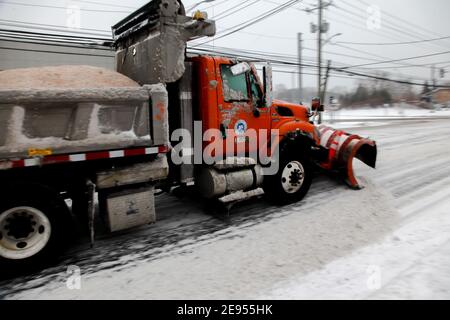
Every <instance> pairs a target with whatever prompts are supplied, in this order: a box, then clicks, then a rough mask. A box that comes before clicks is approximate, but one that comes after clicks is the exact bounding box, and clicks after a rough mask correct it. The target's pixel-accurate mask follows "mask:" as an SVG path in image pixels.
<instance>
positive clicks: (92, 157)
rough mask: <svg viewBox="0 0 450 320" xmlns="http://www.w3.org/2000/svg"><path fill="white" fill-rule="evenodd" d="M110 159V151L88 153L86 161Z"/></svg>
mask: <svg viewBox="0 0 450 320" xmlns="http://www.w3.org/2000/svg"><path fill="white" fill-rule="evenodd" d="M107 158H109V151H102V152H91V153H86V160H100V159H107Z"/></svg>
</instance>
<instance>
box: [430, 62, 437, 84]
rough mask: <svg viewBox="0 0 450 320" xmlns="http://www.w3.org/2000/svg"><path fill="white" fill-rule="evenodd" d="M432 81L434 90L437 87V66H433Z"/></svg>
mask: <svg viewBox="0 0 450 320" xmlns="http://www.w3.org/2000/svg"><path fill="white" fill-rule="evenodd" d="M431 83H432V84H433V90H435V89H436V66H435V65H434V64H433V65H432V66H431Z"/></svg>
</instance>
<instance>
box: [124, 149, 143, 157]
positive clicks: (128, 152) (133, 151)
mask: <svg viewBox="0 0 450 320" xmlns="http://www.w3.org/2000/svg"><path fill="white" fill-rule="evenodd" d="M124 155H125V157H135V156H143V155H145V149H144V148H140V149H126V150H125V153H124Z"/></svg>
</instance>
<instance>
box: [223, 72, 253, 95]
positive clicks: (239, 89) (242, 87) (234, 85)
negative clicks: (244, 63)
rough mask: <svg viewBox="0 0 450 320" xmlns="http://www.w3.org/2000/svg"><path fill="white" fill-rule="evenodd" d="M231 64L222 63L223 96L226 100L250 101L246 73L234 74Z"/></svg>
mask: <svg viewBox="0 0 450 320" xmlns="http://www.w3.org/2000/svg"><path fill="white" fill-rule="evenodd" d="M230 68H231V66H230V65H225V64H223V65H221V66H220V71H221V73H222V82H223V96H224V99H225V101H226V102H235V101H238V102H239V101H248V100H249V98H248V84H247V77H246V75H245V74H240V75H237V76H235V75H233V73H231V69H230Z"/></svg>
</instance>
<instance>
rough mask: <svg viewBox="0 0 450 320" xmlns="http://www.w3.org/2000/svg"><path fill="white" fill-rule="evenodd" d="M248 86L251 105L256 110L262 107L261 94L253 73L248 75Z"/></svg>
mask: <svg viewBox="0 0 450 320" xmlns="http://www.w3.org/2000/svg"><path fill="white" fill-rule="evenodd" d="M250 86H251V87H250V89H251V91H252V100H253V104H254V105H255V106H256V107H258V108H261V107H263V93H262V91H261V87H260V86H259V83H258V81H257V80H256V77H255V75H254V74H253V73H250Z"/></svg>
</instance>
